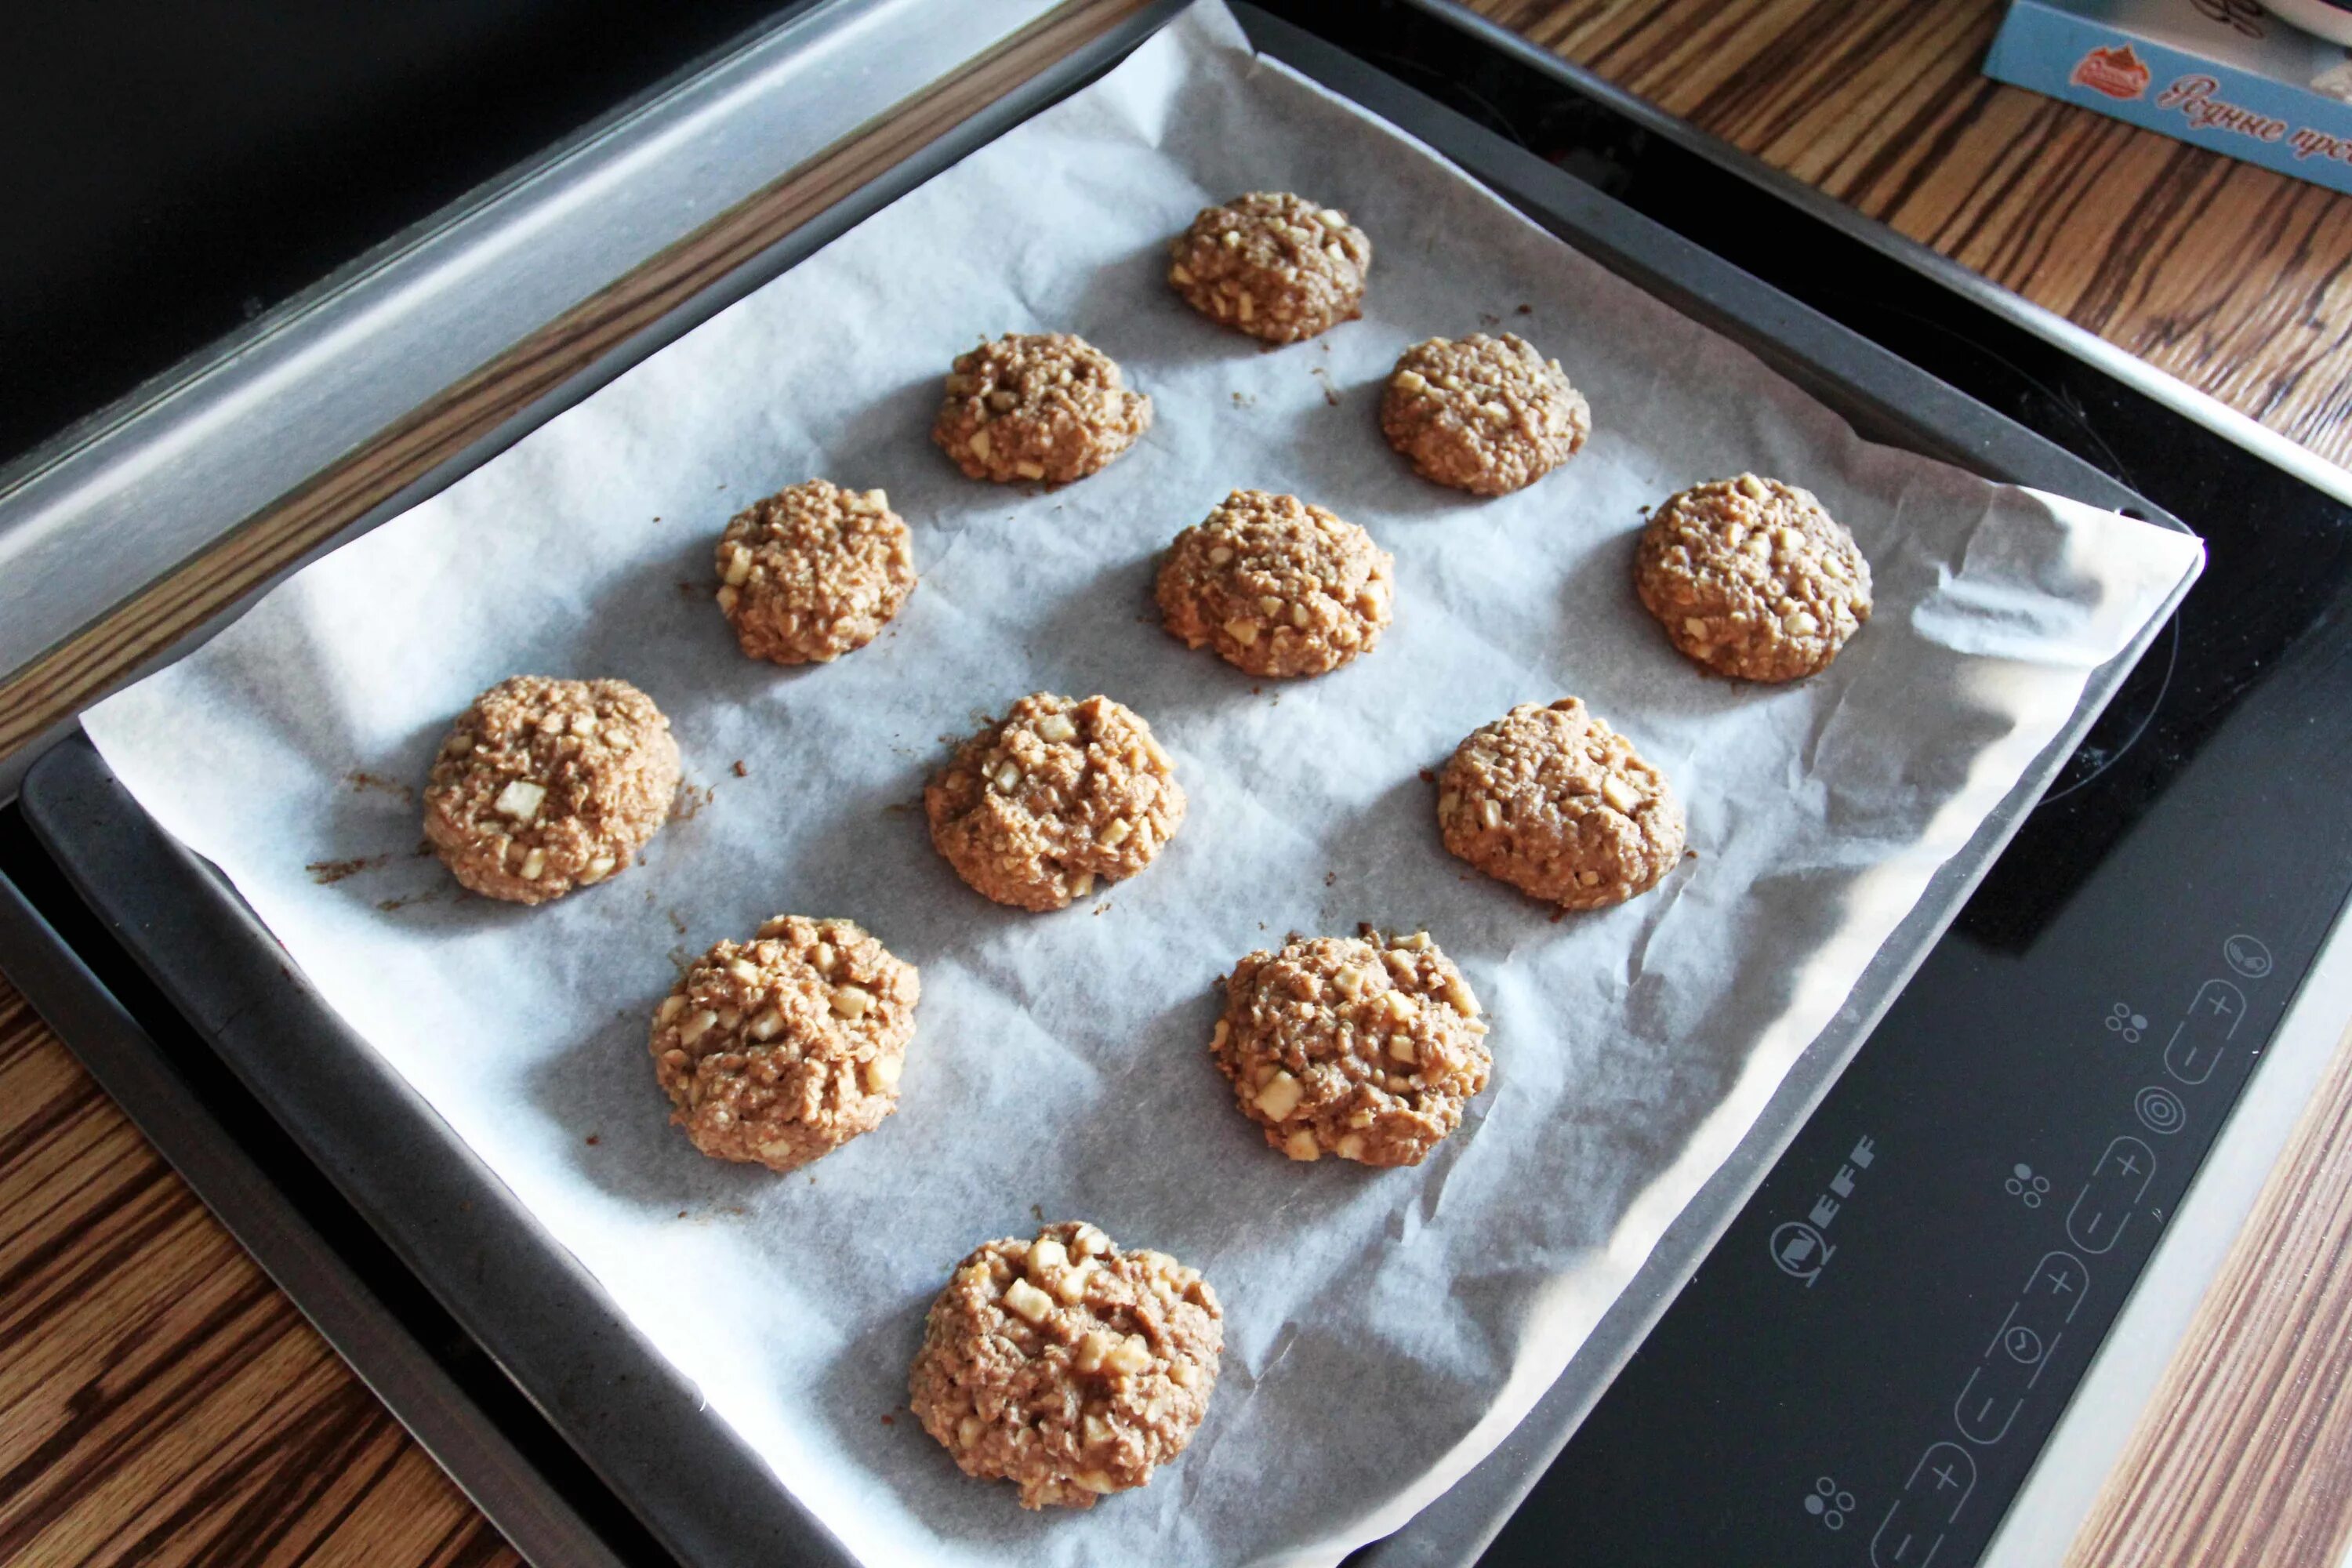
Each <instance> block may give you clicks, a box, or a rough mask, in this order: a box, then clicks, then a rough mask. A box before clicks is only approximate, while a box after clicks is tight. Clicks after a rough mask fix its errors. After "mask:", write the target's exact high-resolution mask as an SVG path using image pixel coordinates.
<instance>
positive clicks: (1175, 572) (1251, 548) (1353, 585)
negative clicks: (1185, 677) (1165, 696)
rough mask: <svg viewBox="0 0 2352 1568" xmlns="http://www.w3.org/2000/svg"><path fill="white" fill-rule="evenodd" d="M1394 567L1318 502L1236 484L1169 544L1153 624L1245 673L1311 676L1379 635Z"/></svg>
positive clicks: (1365, 535)
mask: <svg viewBox="0 0 2352 1568" xmlns="http://www.w3.org/2000/svg"><path fill="white" fill-rule="evenodd" d="M1395 569H1396V558H1395V557H1394V556H1392V555H1391V554H1390V553H1389V552H1387V551H1385V550H1382V549H1381V547H1380V546H1379V545H1377V544H1375V543H1373V542H1372V536H1371V535H1370V534H1369V533H1366V532H1365V531H1363V530H1362V529H1360V528H1359V527H1357V526H1356V525H1355V524H1354V523H1352V522H1343V521H1340V520H1339V518H1336V517H1334V516H1332V515H1331V514H1330V513H1329V512H1328V511H1326V510H1323V509H1322V508H1321V507H1319V506H1309V505H1308V504H1307V502H1305V501H1302V500H1299V499H1298V498H1297V496H1285V495H1273V494H1270V493H1268V492H1267V491H1265V490H1235V491H1234V492H1233V493H1232V494H1231V495H1229V496H1227V497H1226V498H1225V499H1224V500H1223V501H1222V502H1221V503H1219V505H1218V507H1217V509H1216V510H1214V511H1212V512H1211V513H1210V514H1209V515H1208V516H1207V518H1205V519H1204V520H1202V521H1200V522H1196V523H1194V524H1193V525H1192V527H1190V528H1188V529H1186V530H1185V531H1183V532H1181V533H1180V534H1178V535H1177V536H1176V542H1175V543H1174V544H1173V545H1172V546H1171V547H1170V549H1169V552H1168V559H1167V561H1166V562H1165V563H1163V564H1162V565H1161V566H1160V586H1159V597H1160V622H1161V624H1162V625H1163V626H1166V627H1167V628H1168V631H1169V634H1170V635H1171V636H1172V637H1181V638H1182V639H1183V641H1184V644H1185V646H1186V647H1213V648H1215V649H1216V650H1217V657H1218V658H1222V659H1223V660H1224V661H1225V662H1226V663H1227V664H1231V665H1235V666H1238V667H1239V668H1243V669H1245V670H1247V671H1248V672H1249V673H1250V674H1252V675H1272V676H1290V675H1320V674H1322V673H1324V672H1325V671H1326V670H1331V669H1337V668H1339V666H1341V665H1343V664H1345V663H1347V662H1348V661H1349V659H1351V658H1355V657H1356V656H1357V655H1358V654H1360V653H1370V651H1371V649H1372V647H1373V645H1374V644H1376V643H1378V642H1379V641H1380V640H1381V631H1382V630H1383V629H1384V628H1385V627H1386V626H1388V624H1389V616H1390V612H1391V607H1392V605H1393V604H1394V595H1395V584H1394V582H1393V574H1394V572H1395Z"/></svg>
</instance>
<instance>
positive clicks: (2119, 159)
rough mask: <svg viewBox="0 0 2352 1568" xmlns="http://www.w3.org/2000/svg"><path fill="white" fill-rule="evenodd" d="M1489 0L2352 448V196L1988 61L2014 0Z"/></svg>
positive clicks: (1643, 85) (2290, 421)
mask: <svg viewBox="0 0 2352 1568" xmlns="http://www.w3.org/2000/svg"><path fill="white" fill-rule="evenodd" d="M1474 8H1475V9H1476V10H1478V11H1481V12H1483V13H1485V14H1486V16H1489V17H1490V18H1492V19H1493V20H1495V21H1497V22H1500V23H1502V24H1503V25H1504V26H1509V27H1511V28H1514V29H1516V30H1517V31H1518V32H1520V33H1522V34H1524V35H1525V36H1526V37H1528V38H1529V39H1530V40H1532V41H1534V42H1536V43H1538V44H1541V45H1542V46H1543V47H1546V48H1549V49H1551V50H1553V51H1554V52H1556V53H1558V54H1559V55H1561V56H1563V57H1565V58H1569V59H1572V60H1575V61H1577V62H1578V63H1579V64H1581V65H1584V66H1588V67H1590V68H1592V69H1593V70H1595V71H1597V72H1599V73H1600V74H1601V75H1602V76H1604V77H1607V78H1608V79H1610V80H1612V81H1613V82H1616V83H1617V84H1618V85H1619V86H1622V87H1624V88H1626V89H1630V90H1632V91H1633V92H1636V93H1639V94H1640V95H1642V96H1643V97H1644V98H1646V99H1649V100H1651V101H1653V102H1654V103H1656V104H1658V105H1659V106H1660V107H1661V108H1664V109H1666V110H1671V111H1673V112H1674V113H1675V114H1679V115H1681V116H1683V117H1684V118H1685V119H1687V120H1689V121H1692V122H1693V123H1695V124H1696V125H1697V126H1699V127H1700V128H1701V129H1703V130H1706V131H1708V132H1713V133H1714V134H1716V135H1717V136H1720V137H1722V138H1723V139H1724V140H1725V141H1727V142H1731V143H1732V144H1733V145H1735V146H1737V147H1739V148H1742V149H1744V150H1745V151H1747V152H1749V153H1755V154H1756V155H1758V156H1759V157H1760V158H1762V159H1763V160H1764V161H1765V162H1766V163H1770V164H1772V165H1774V166H1775V167H1777V168H1780V169H1783V170H1786V171H1787V172H1789V173H1790V174H1795V175H1797V176H1799V177H1800V178H1801V179H1804V180H1806V181H1809V182H1810V183H1811V184H1815V185H1817V186H1819V187H1821V188H1822V190H1825V191H1827V192H1829V193H1830V194H1831V195H1834V196H1837V197H1839V198H1840V199H1841V200H1843V201H1845V202H1847V203H1849V204H1851V205H1853V206H1854V207H1856V208H1859V209H1860V210H1861V211H1863V212H1864V213H1866V214H1868V215H1869V216H1872V217H1874V218H1878V219H1881V220H1882V221H1884V222H1885V223H1887V224H1889V225H1890V226H1893V227H1894V228H1895V229H1897V230H1899V231H1900V232H1902V233H1903V234H1905V235H1907V236H1909V237H1911V238H1913V239H1916V240H1918V241H1920V242H1922V243H1923V244H1926V245H1927V246H1930V247H1934V248H1935V249H1937V250H1939V251H1941V252H1943V253H1944V254H1945V255H1947V256H1949V257H1951V258H1954V259H1956V260H1958V261H1961V262H1964V263H1966V264H1967V265H1968V266H1969V267H1970V268H1974V269H1975V270H1977V271H1978V272H1980V273H1982V274H1984V275H1985V276H1986V277H1988V278H1990V279H1992V280H1993V281H1994V282H1996V283H2000V284H2002V285H2004V286H2006V287H2008V288H2010V289H2015V290H2016V291H2017V292H2018V293H2020V294H2022V295H2024V296H2025V297H2026V298H2027V299H2029V300H2033V301H2034V302H2035V303H2037V304H2040V305H2044V306H2047V307H2048V308H2049V309H2051V310H2054V311H2056V312H2057V313H2058V314H2060V315H2062V316H2064V317H2066V318H2067V319H2069V320H2070V321H2074V323H2075V324H2076V325H2078V326H2082V327H2086V328H2088V329H2090V330H2091V331H2095V332H2096V333H2098V334H2099V335H2100V336H2102V337H2104V338H2105V339H2107V340H2108V341H2109V342H2114V343H2116V344H2117V345H2119V346H2121V347H2123V348H2126V349H2128V350H2130V351H2131V352H2132V353H2135V354H2137V355H2138V356H2139V357H2140V358H2142V359H2144V360H2146V361H2147V363H2150V364H2153V365H2155V366H2157V367H2158V369H2161V370H2165V371H2168V372H2170V373H2171V374H2174V375H2176V376H2179V378H2180V379H2181V380H2183V381H2185V382H2187V383H2189V384H2190V385H2192V386H2195V387H2198V388H2200V389H2201V390H2203V391H2205V392H2209V393H2210V394H2212V395H2214V396H2215V397H2218V398H2220V399H2221V401H2222V402H2224V403H2227V404H2229V405H2231V406H2232V407H2234V408H2236V409H2238V410H2239V411H2240V412H2242V413H2245V414H2250V415H2252V416H2254V417H2255V418H2257V419H2259V420H2261V421H2262V422H2263V424H2265V425H2268V426H2271V427H2272V428H2273V429H2275V430H2278V431H2280V432H2282V433H2284V435H2286V436H2288V437H2293V438H2294V440H2297V441H2300V442H2302V443H2303V444H2304V445H2305V446H2306V447H2310V448H2312V449H2313V450H2314V451H2315V452H2318V453H2320V454H2321V455H2323V456H2325V457H2326V458H2331V459H2333V460H2334V461H2336V462H2338V463H2343V462H2347V460H2352V196H2344V195H2336V194H2335V193H2334V192H2330V191H2326V190H2323V189H2321V188H2320V187H2319V186H2317V185H2313V184H2306V183H2305V182H2303V181H2300V180H2291V179H2289V178H2287V177H2286V176H2285V175H2284V174H2273V173H2272V172H2270V171H2269V170H2267V169H2258V168H2256V167H2254V166H2253V165H2252V164H2250V163H2238V162H2235V161H2234V160H2231V159H2229V158H2225V157H2222V156H2221V154H2219V153H2210V152H2206V151H2203V150H2200V149H2199V148H2194V147H2190V146H2188V145H2187V144H2185V143H2183V142H2175V141H2172V140H2170V139H2169V138H2167V137H2163V136H2158V135H2157V134H2156V133H2155V132H2149V131H2142V130H2138V129H2137V128H2135V127H2132V126H2128V125H2126V124H2124V123H2123V122H2122V121H2116V120H2110V119H2108V118H2106V117H2105V116H2104V115H2099V114H2094V113H2092V112H2090V111H2089V110H2084V109H2078V108H2075V107H2074V106H2073V105H2070V104H2063V103H2060V102H2058V101H2056V100H2053V99H2047V98H2043V97H2041V96H2040V95H2038V94H2035V93H2030V92H2026V91H2023V90H2021V89H2017V88H2013V87H2005V86H2002V85H2000V83H1997V82H1994V81H1992V80H1991V79H1989V78H1987V77H1985V76H1983V75H1981V74H1979V67H1980V66H1981V65H1982V63H1983V60H1984V54H1985V49H1986V47H1987V46H1988V45H1990V43H1991V41H1992V36H1993V32H1994V30H1995V28H1996V27H1997V26H1999V25H2000V17H2001V15H2002V12H2003V10H2004V8H2005V7H2004V5H2003V4H2002V0H1937V3H1936V4H1933V5H1923V4H1920V3H1919V0H1663V3H1661V0H1647V3H1633V0H1565V3H1562V0H1475V5H1474ZM2271 25H2272V26H2277V25H2278V24H2276V23H2273V24H2271Z"/></svg>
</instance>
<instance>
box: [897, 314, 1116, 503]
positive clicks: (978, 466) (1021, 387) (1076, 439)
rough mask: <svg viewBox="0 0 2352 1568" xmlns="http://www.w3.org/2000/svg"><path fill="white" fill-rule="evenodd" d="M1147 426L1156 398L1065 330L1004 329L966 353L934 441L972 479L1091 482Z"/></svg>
mask: <svg viewBox="0 0 2352 1568" xmlns="http://www.w3.org/2000/svg"><path fill="white" fill-rule="evenodd" d="M1150 427H1151V399H1150V398H1149V397H1146V396H1145V395H1143V394H1141V393H1139V392H1129V390H1128V389H1127V385H1126V382H1125V379H1124V378H1123V377H1122V376H1121V375H1120V374H1119V370H1118V364H1117V363H1115V362H1114V361H1113V360H1112V359H1111V357H1110V356H1109V355H1108V354H1107V353H1103V352H1102V351H1101V350H1100V349H1098V348H1096V347H1095V346H1094V345H1093V344H1092V343H1089V342H1087V341H1086V339H1084V338H1081V337H1074V336H1072V335H1071V334H1070V333H1068V332H1028V333H1017V332H1007V333H1005V334H1004V335H1003V337H1001V338H999V339H997V340H996V341H995V342H989V343H982V344H981V345H980V347H978V348H976V349H973V350H972V351H971V353H966V354H963V355H961V356H959V357H958V358H957V360H956V362H955V366H954V368H953V369H952V370H950V372H949V373H948V380H947V395H946V396H945V398H944V399H942V400H941V402H940V416H939V418H938V419H937V420H936V421H935V422H934V423H933V424H932V426H931V439H932V440H933V441H935V442H937V443H938V444H939V447H940V450H941V451H943V452H945V453H946V454H947V455H948V456H949V457H950V458H954V459H955V464H956V467H958V468H961V469H962V470H963V471H964V472H965V473H967V474H969V475H971V477H972V478H973V479H994V480H995V481H996V482H997V483H999V484H1013V483H1016V482H1018V481H1020V480H1023V479H1042V480H1044V481H1045V483H1047V484H1055V485H1061V484H1067V483H1069V481H1071V480H1072V479H1085V478H1086V477H1087V475H1088V474H1091V473H1093V472H1094V471H1095V470H1096V469H1097V468H1101V467H1103V465H1105V464H1106V463H1108V462H1109V461H1110V460H1111V459H1112V458H1116V457H1118V455H1119V454H1120V453H1121V452H1124V451H1126V450H1127V449H1128V448H1129V447H1131V446H1133V445H1135V440H1136V437H1139V436H1140V435H1142V434H1143V433H1144V432H1145V431H1146V430H1148V429H1150Z"/></svg>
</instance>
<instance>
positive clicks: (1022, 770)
mask: <svg viewBox="0 0 2352 1568" xmlns="http://www.w3.org/2000/svg"><path fill="white" fill-rule="evenodd" d="M923 812H924V815H925V816H928V817H929V819H930V824H931V842H932V843H933V844H934V845H936V846H937V847H938V848H939V851H940V854H942V855H944V856H946V857H947V858H948V864H949V865H950V866H953V867H954V868H956V875H957V876H959V877H961V878H962V879H964V880H965V881H967V882H969V883H971V885H972V887H973V888H975V889H978V890H979V891H981V892H982V893H985V894H987V895H988V896H989V897H990V898H992V899H994V900H996V901H997V902H998V903H1000V904H1012V905H1013V906H1015V907H1016V908H1019V909H1024V910H1058V909H1061V908H1063V907H1064V906H1065V905H1066V904H1068V903H1069V902H1070V901H1071V900H1073V899H1082V898H1085V897H1086V896H1087V894H1088V893H1090V892H1092V891H1093V890H1094V885H1095V879H1096V878H1097V877H1101V878H1103V879H1106V880H1109V881H1117V880H1118V879H1120V878H1123V877H1132V876H1134V875H1135V874H1136V873H1137V872H1138V871H1140V870H1142V869H1143V868H1145V867H1146V866H1149V865H1150V864H1151V862H1152V859H1153V858H1154V857H1156V856H1157V855H1158V854H1159V853H1160V848H1161V847H1162V846H1164V845H1165V844H1166V843H1167V842H1168V840H1169V839H1171V838H1172V837H1175V834H1176V829H1177V828H1178V827H1180V826H1182V825H1183V821H1184V791H1183V788H1182V786H1181V785H1180V784H1177V782H1176V771H1175V764H1174V763H1171V762H1170V761H1169V760H1168V753H1167V752H1163V751H1161V750H1160V742H1157V741H1155V740H1153V739H1152V738H1151V726H1150V725H1149V724H1147V723H1145V722H1144V721H1142V720H1141V719H1140V718H1139V717H1138V716H1137V715H1136V714H1135V713H1134V712H1132V711H1131V710H1129V709H1127V708H1126V707H1124V706H1122V705H1121V704H1119V703H1117V702H1114V701H1112V700H1110V699H1109V698H1108V697H1089V698H1087V700H1085V701H1083V702H1077V701H1073V700H1070V699H1069V698H1067V697H1055V696H1053V695H1051V694H1050V693H1047V692H1044V691H1039V692H1035V693H1033V694H1032V695H1030V696H1027V697H1024V698H1023V699H1022V700H1020V701H1018V702H1016V703H1014V704H1013V710H1012V711H1011V712H1010V713H1008V714H1006V715H1005V716H1004V718H1003V721H1001V722H1000V721H993V720H992V721H989V723H988V724H987V726H986V727H985V728H983V729H982V731H980V733H978V734H977V735H974V736H973V737H972V738H971V740H969V741H966V742H964V743H963V744H962V746H961V747H960V748H958V750H957V752H956V754H955V757H954V759H953V760H952V761H950V763H948V765H947V767H946V768H945V769H943V770H942V771H941V772H940V775H939V776H938V777H937V778H935V779H933V780H932V781H931V782H930V784H929V785H928V786H926V787H925V789H924V790H923Z"/></svg>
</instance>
